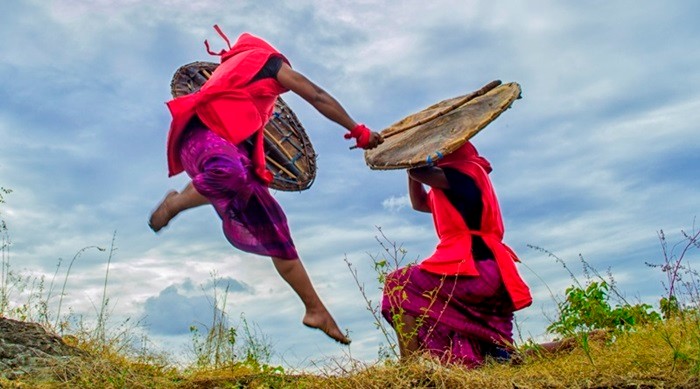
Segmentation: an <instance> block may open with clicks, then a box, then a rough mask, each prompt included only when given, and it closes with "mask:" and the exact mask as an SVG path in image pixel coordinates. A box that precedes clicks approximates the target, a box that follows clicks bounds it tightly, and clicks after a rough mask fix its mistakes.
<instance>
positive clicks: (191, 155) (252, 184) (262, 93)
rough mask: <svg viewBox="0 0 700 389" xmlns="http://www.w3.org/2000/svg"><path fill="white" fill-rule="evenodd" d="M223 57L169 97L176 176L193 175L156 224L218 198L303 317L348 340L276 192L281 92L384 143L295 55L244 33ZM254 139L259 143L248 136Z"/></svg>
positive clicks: (239, 242) (231, 236)
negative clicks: (293, 60) (301, 68)
mask: <svg viewBox="0 0 700 389" xmlns="http://www.w3.org/2000/svg"><path fill="white" fill-rule="evenodd" d="M214 27H215V29H216V30H217V32H218V33H219V34H220V35H221V37H222V38H223V39H224V40H225V41H226V43H228V44H229V48H228V50H222V51H221V52H220V53H218V54H216V53H213V52H212V51H211V50H210V49H209V44H208V42H206V41H205V44H206V46H207V50H208V51H209V53H210V54H213V55H220V56H221V65H219V66H218V67H217V68H216V70H215V71H214V72H213V74H212V75H211V77H210V78H209V80H208V81H207V82H206V83H205V84H204V85H203V86H202V88H201V89H200V91H199V92H196V93H192V94H189V95H186V96H181V97H178V98H176V99H173V100H171V101H169V102H168V108H169V109H170V112H171V114H172V123H171V126H170V132H169V134H168V144H167V156H168V169H169V175H170V176H173V175H176V174H179V173H181V172H182V171H185V172H186V173H187V174H188V175H189V176H190V178H191V179H192V180H191V182H190V183H189V184H187V186H186V187H185V188H184V189H183V190H182V191H181V192H176V191H171V192H169V193H168V194H167V195H166V196H165V198H164V199H163V201H162V202H161V203H160V204H159V205H158V207H157V208H156V210H155V211H154V212H153V213H152V215H151V218H150V221H149V225H150V227H151V228H152V229H153V231H155V232H158V231H160V230H161V229H162V228H163V227H165V226H166V225H168V223H169V222H170V221H171V220H172V219H173V218H174V217H175V216H176V215H177V214H179V213H180V212H182V211H184V210H186V209H189V208H193V207H196V206H200V205H203V204H211V205H213V206H214V208H215V209H216V212H217V213H218V215H219V216H220V217H221V219H222V222H223V223H222V224H223V230H224V235H225V236H226V238H227V239H228V241H229V242H230V243H231V244H232V245H233V246H234V247H236V248H238V249H240V250H243V251H246V252H249V253H254V254H259V255H264V256H269V257H271V258H272V262H273V264H274V266H275V268H276V269H277V271H278V272H279V274H280V276H282V278H283V279H284V280H285V281H286V282H287V283H288V284H289V285H290V286H291V287H292V289H293V290H294V292H296V293H297V295H298V296H299V298H300V299H301V300H302V302H303V303H304V307H305V309H306V312H305V315H304V318H303V324H304V325H306V326H309V327H312V328H317V329H320V330H322V331H323V332H325V333H326V334H327V335H328V336H330V337H331V338H333V339H335V340H336V341H338V342H340V343H343V344H348V343H350V339H348V338H347V337H346V336H345V335H344V334H343V333H342V332H341V330H340V328H339V327H338V325H337V324H336V322H335V320H334V319H333V317H332V316H331V314H330V313H329V312H328V310H327V309H326V307H325V306H324V304H323V302H322V301H321V299H320V298H319V296H318V295H317V294H316V291H315V290H314V287H313V285H312V283H311V280H310V279H309V276H308V274H307V272H306V270H305V269H304V266H303V265H302V263H301V260H300V259H299V255H298V254H297V251H296V248H295V246H294V242H293V241H292V238H291V235H290V231H289V227H288V225H287V219H286V216H285V214H284V211H283V210H282V208H281V207H280V205H279V204H278V203H277V201H276V200H275V199H274V198H273V197H272V196H271V195H270V192H269V189H268V184H269V183H270V182H272V174H271V173H270V172H269V171H267V170H266V168H265V155H264V150H263V128H264V126H265V124H266V123H267V121H268V120H269V119H270V117H271V115H272V112H273V108H274V103H275V100H276V99H277V96H278V95H280V94H281V93H284V92H286V91H288V90H291V91H293V92H294V93H296V94H298V95H299V96H301V97H302V98H303V99H304V100H306V101H307V102H309V103H310V104H311V105H312V106H313V107H314V108H316V110H318V111H319V112H320V113H321V114H323V115H324V116H325V117H327V118H328V119H330V120H332V121H334V122H335V123H337V124H339V125H340V126H342V127H344V128H345V129H347V130H349V133H347V134H346V135H345V138H346V139H351V138H354V139H356V145H357V146H358V147H360V148H373V147H376V146H377V145H378V144H379V143H381V142H382V138H381V136H380V135H379V134H377V133H376V132H372V131H370V130H369V129H368V128H367V127H366V126H364V125H362V124H358V123H356V122H355V121H354V120H353V119H352V118H351V117H350V116H349V115H348V113H347V112H346V111H345V109H344V108H343V107H342V106H341V105H340V104H339V103H338V102H337V101H336V100H335V99H334V98H333V97H332V96H330V95H329V94H328V93H327V92H326V91H324V90H323V89H321V88H320V87H318V86H316V85H315V84H314V83H312V82H311V81H309V80H308V79H307V78H306V77H305V76H303V75H302V74H300V73H298V72H296V71H294V70H293V69H292V68H291V67H290V65H289V61H288V60H287V59H286V58H285V57H284V56H283V55H282V54H281V53H280V52H278V51H277V50H276V49H275V48H274V47H272V46H271V45H270V44H268V43H267V42H265V41H264V40H262V39H260V38H258V37H255V36H253V35H251V34H248V33H244V34H242V35H241V36H240V37H239V38H238V40H237V41H236V42H235V44H234V45H233V46H231V45H230V43H229V41H228V39H227V38H226V36H225V35H224V34H223V33H222V32H221V30H220V29H219V28H218V26H214ZM251 137H252V139H253V145H254V146H253V147H252V150H247V148H246V147H245V146H244V145H243V141H245V140H246V139H248V138H251Z"/></svg>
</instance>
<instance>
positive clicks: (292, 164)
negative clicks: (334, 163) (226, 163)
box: [170, 61, 316, 192]
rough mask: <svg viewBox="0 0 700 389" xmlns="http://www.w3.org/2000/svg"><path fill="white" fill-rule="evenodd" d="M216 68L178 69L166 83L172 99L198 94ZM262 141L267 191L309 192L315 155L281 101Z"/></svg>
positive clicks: (205, 65)
mask: <svg viewBox="0 0 700 389" xmlns="http://www.w3.org/2000/svg"><path fill="white" fill-rule="evenodd" d="M218 66H219V64H217V63H214V62H202V61H198V62H192V63H189V64H186V65H183V66H181V67H180V68H178V69H177V70H176V71H175V74H174V75H173V79H172V81H171V83H170V90H171V93H172V95H173V97H178V96H183V95H186V94H190V93H193V92H196V91H198V90H199V89H200V88H201V87H202V85H204V83H205V82H206V81H207V80H208V79H209V77H211V74H212V73H213V72H214V70H216V68H217V67H218ZM264 140H265V166H266V167H267V170H269V171H270V172H271V173H272V176H273V180H272V182H271V183H270V188H272V189H277V190H283V191H288V192H292V191H301V190H305V189H308V188H310V187H311V184H313V182H314V179H315V178H316V152H315V151H314V148H313V146H312V145H311V141H310V140H309V137H308V136H307V135H306V131H305V130H304V126H302V125H301V122H300V121H299V119H298V118H297V116H296V115H295V114H294V112H293V111H292V109H291V108H289V106H288V105H287V104H286V103H285V102H284V100H282V98H281V97H278V98H277V101H275V108H274V113H273V115H272V117H271V118H270V121H269V122H267V124H266V125H265V129H264ZM246 142H248V143H251V140H247V141H246ZM249 146H250V147H252V145H249Z"/></svg>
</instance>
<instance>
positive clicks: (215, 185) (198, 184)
mask: <svg viewBox="0 0 700 389" xmlns="http://www.w3.org/2000/svg"><path fill="white" fill-rule="evenodd" d="M180 158H181V159H182V164H183V166H184V168H185V171H186V172H187V174H188V175H189V176H190V178H192V184H193V185H194V187H195V189H197V192H199V193H200V194H201V195H203V196H205V197H206V198H207V199H209V201H210V202H211V204H212V205H213V206H214V208H215V209H216V212H217V213H218V214H219V217H221V220H222V224H223V230H224V235H225V236H226V239H228V241H229V242H230V243H231V244H232V245H233V246H234V247H236V248H238V249H240V250H243V251H246V252H249V253H253V254H260V255H265V256H270V257H277V258H282V259H296V258H298V254H297V251H296V248H295V247H294V242H293V241H292V237H291V234H290V232H289V227H288V225H287V217H286V216H285V214H284V211H283V210H282V208H281V207H280V205H279V203H278V202H277V201H276V200H275V199H274V198H273V197H272V195H271V194H270V191H269V189H268V188H267V186H265V185H264V184H263V183H262V182H261V181H259V180H258V178H257V176H256V175H255V174H254V173H253V170H252V163H251V161H250V158H249V154H248V151H247V150H246V149H245V147H244V146H243V145H238V146H236V145H233V144H231V143H230V142H228V141H226V140H225V139H223V138H221V137H220V136H218V135H216V134H214V133H213V132H211V131H210V130H209V129H208V128H207V127H205V126H204V125H202V124H201V123H199V122H198V121H197V120H194V121H193V122H192V123H191V124H190V125H189V127H188V129H187V130H186V133H185V135H184V136H183V138H182V141H181V143H180Z"/></svg>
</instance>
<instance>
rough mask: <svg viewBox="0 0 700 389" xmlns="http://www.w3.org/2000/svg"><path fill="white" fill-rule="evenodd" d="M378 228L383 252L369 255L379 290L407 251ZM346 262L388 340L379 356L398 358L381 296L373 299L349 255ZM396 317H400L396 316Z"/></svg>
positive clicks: (375, 320) (398, 265) (404, 258)
mask: <svg viewBox="0 0 700 389" xmlns="http://www.w3.org/2000/svg"><path fill="white" fill-rule="evenodd" d="M376 228H377V230H378V231H379V236H375V240H376V241H377V243H379V246H380V247H381V249H382V252H381V253H380V254H376V255H373V254H368V255H369V257H370V259H371V260H372V267H373V269H374V272H375V273H376V280H377V282H378V289H379V291H383V290H384V284H385V282H386V277H387V275H389V274H390V273H391V272H393V271H396V270H398V269H399V268H401V267H403V266H404V262H405V260H406V254H407V251H406V250H405V249H404V248H403V247H402V245H397V244H396V242H393V241H391V240H390V239H389V238H387V236H386V235H385V234H384V232H383V231H382V228H381V227H376ZM345 263H346V264H347V266H348V269H350V273H351V274H352V277H353V279H354V280H355V284H356V285H357V287H358V289H359V290H360V294H361V295H362V298H363V299H364V301H365V308H366V309H367V311H369V313H370V314H371V315H372V319H373V324H374V326H375V328H377V329H378V330H380V331H381V333H382V335H383V336H384V340H385V341H386V344H382V345H380V346H379V351H378V354H379V358H380V359H381V360H390V359H392V358H398V357H399V356H400V355H399V347H398V343H397V339H396V336H395V333H394V330H392V328H391V327H390V326H389V325H388V323H387V322H386V321H385V320H384V318H383V317H382V312H381V309H382V306H381V304H382V303H381V298H380V299H379V301H376V300H372V298H371V297H370V296H369V292H368V291H367V287H366V286H365V284H364V283H363V282H361V281H360V277H359V275H358V273H357V269H356V268H355V267H354V266H353V264H352V263H351V262H350V261H349V260H348V258H347V256H346V257H345ZM413 263H415V261H413ZM400 314H401V313H397V314H395V316H399V315H400ZM394 319H400V318H399V317H395V318H394ZM394 322H395V323H401V320H398V321H397V320H394ZM400 330H401V328H399V330H398V331H400Z"/></svg>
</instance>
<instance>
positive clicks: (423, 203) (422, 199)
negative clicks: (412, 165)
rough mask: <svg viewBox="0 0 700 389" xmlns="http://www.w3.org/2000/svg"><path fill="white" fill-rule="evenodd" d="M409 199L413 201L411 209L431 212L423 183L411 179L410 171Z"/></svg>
mask: <svg viewBox="0 0 700 389" xmlns="http://www.w3.org/2000/svg"><path fill="white" fill-rule="evenodd" d="M408 198H409V199H410V200H411V207H412V208H413V209H415V210H416V211H419V212H428V213H429V212H430V207H429V206H428V193H427V192H426V191H425V188H424V187H423V184H422V183H420V182H419V181H416V180H414V179H413V178H412V177H411V172H410V170H409V173H408Z"/></svg>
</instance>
